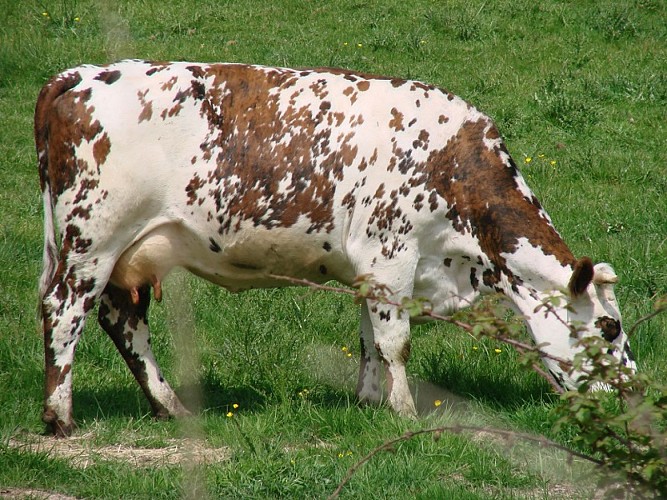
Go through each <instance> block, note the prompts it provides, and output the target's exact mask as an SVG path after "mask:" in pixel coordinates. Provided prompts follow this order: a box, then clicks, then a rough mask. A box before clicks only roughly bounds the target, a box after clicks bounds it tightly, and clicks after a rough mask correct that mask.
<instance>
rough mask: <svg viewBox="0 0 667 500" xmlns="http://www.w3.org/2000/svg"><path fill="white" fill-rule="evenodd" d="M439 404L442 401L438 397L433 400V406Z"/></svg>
mask: <svg viewBox="0 0 667 500" xmlns="http://www.w3.org/2000/svg"><path fill="white" fill-rule="evenodd" d="M441 404H442V401H440V400H439V399H436V400H435V401H433V406H435V407H436V408H437V407H438V406H440V405H441Z"/></svg>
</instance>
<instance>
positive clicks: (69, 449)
mask: <svg viewBox="0 0 667 500" xmlns="http://www.w3.org/2000/svg"><path fill="white" fill-rule="evenodd" d="M92 438H93V436H91V435H86V434H84V435H82V436H75V437H71V438H68V439H54V438H52V437H45V436H35V435H20V436H15V437H13V438H11V439H10V440H9V446H10V447H12V448H15V449H18V450H24V451H28V452H32V453H46V454H48V455H49V456H51V457H54V458H63V459H65V460H67V461H68V462H69V463H70V464H72V465H73V466H74V467H79V468H82V469H85V468H86V467H88V466H90V465H93V464H95V463H96V462H98V461H100V460H112V461H120V462H125V463H128V464H131V465H134V466H137V467H146V468H149V467H160V466H165V465H181V464H211V463H216V462H223V461H225V460H229V458H230V456H231V452H230V450H229V448H227V447H221V448H210V447H208V446H207V445H206V443H205V442H204V441H203V440H201V439H192V438H184V439H168V440H166V442H165V444H166V446H163V447H160V448H144V447H139V446H133V445H128V444H114V445H106V446H96V445H94V444H92V441H93V439H92ZM40 498H41V497H40ZM49 498H50V497H49Z"/></svg>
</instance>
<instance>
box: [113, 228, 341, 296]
mask: <svg viewBox="0 0 667 500" xmlns="http://www.w3.org/2000/svg"><path fill="white" fill-rule="evenodd" d="M216 236H217V235H216ZM174 267H183V268H185V269H187V270H188V271H190V272H192V273H193V274H196V275H198V276H200V277H202V278H204V279H207V280H208V281H211V282H213V283H215V284H218V285H220V286H223V287H225V288H227V289H229V290H230V291H240V290H246V289H249V288H269V287H277V286H286V285H289V284H290V283H289V282H286V281H284V280H280V279H277V278H274V277H272V276H275V275H278V276H289V277H295V278H304V279H308V280H311V281H314V282H320V283H321V282H324V281H327V280H330V279H338V280H339V281H342V282H351V281H352V279H353V277H354V273H353V271H352V270H351V267H350V266H349V264H348V263H347V260H346V259H345V258H344V256H343V255H342V254H341V253H340V252H339V251H336V249H329V250H325V248H324V245H322V243H321V242H320V241H319V239H318V238H317V237H306V236H303V237H301V238H299V237H295V235H294V234H293V233H292V232H291V231H290V230H283V229H271V230H266V229H263V228H249V229H245V230H241V231H238V232H236V233H234V234H232V235H229V236H225V237H216V238H211V237H207V236H206V237H205V236H203V235H202V234H200V233H197V232H195V231H193V230H192V229H191V228H187V227H185V226H183V225H181V224H179V223H175V222H172V223H165V224H163V225H161V226H159V227H157V228H155V229H153V230H151V231H150V232H149V233H147V234H145V235H143V236H142V237H141V238H140V239H138V240H137V241H135V242H134V243H133V244H132V245H131V246H130V247H129V248H128V249H127V250H125V251H124V252H123V254H122V255H121V256H120V258H118V260H117V261H116V264H115V266H114V269H113V272H112V274H111V277H110V281H111V283H113V284H114V285H116V286H118V287H121V288H124V289H127V290H131V289H133V288H138V287H141V286H143V285H146V284H155V283H159V282H161V281H162V280H163V279H164V278H165V277H166V276H167V274H169V272H170V271H171V269H173V268H174Z"/></svg>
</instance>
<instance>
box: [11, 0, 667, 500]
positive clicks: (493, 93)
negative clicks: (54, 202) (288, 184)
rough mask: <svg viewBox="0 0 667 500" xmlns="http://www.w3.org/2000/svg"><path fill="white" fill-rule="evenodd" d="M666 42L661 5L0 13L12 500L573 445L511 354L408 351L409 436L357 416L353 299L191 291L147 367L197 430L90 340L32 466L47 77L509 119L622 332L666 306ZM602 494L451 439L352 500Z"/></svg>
mask: <svg viewBox="0 0 667 500" xmlns="http://www.w3.org/2000/svg"><path fill="white" fill-rule="evenodd" d="M665 19H667V3H665V2H664V1H663V0H634V1H624V0H620V1H619V0H600V1H587V2H580V1H575V0H571V1H546V2H534V1H533V0H497V1H493V2H489V1H480V0H473V1H463V0H452V1H441V2H433V1H426V0H414V1H412V2H404V1H398V0H386V1H368V2H362V1H360V0H339V1H338V2H329V1H324V0H309V1H304V0H276V1H256V0H222V1H213V0H202V1H198V2H171V1H169V0H162V1H157V0H141V1H130V0H126V1H112V0H110V1H103V0H99V1H97V2H95V1H83V0H81V1H78V2H77V1H73V0H70V1H67V0H62V1H55V0H52V1H49V0H44V1H43V2H32V1H21V2H16V1H10V0H0V496H2V495H3V493H2V492H3V490H4V491H8V490H9V488H14V489H19V490H18V491H24V492H27V491H28V490H30V489H32V490H44V491H50V492H59V493H62V494H65V495H69V496H74V497H77V498H121V497H122V498H174V497H186V498H206V497H210V498H219V497H229V498H232V497H236V498H268V497H293V498H300V497H316V498H319V497H326V496H327V495H328V494H330V493H331V492H332V491H333V490H334V489H335V487H336V485H337V484H338V482H339V481H340V480H341V479H342V478H343V476H344V475H345V472H346V470H347V469H348V467H350V466H351V465H352V464H353V463H355V462H356V461H357V460H359V459H360V458H361V457H362V456H364V455H365V454H366V453H367V452H369V451H370V450H371V449H373V448H374V447H376V446H378V445H380V444H381V443H382V442H384V441H385V440H387V439H390V438H393V437H396V436H398V435H400V434H401V433H403V432H404V431H406V430H408V429H419V428H422V427H424V428H425V427H432V426H437V425H446V424H448V423H450V424H468V425H480V426H486V427H492V428H499V429H511V430H516V431H518V432H523V433H530V434H536V435H537V434H542V435H545V436H548V437H550V438H552V439H555V440H556V441H558V442H561V443H563V444H568V442H569V439H570V438H571V436H569V435H568V433H567V432H566V431H563V432H561V433H559V434H554V432H553V431H552V424H553V422H554V417H553V416H552V415H551V413H550V410H551V408H552V407H553V404H554V401H555V400H556V398H557V397H556V396H555V395H553V394H552V393H551V392H550V389H549V386H548V385H547V384H546V383H545V382H544V381H542V380H541V379H540V378H539V377H538V376H537V375H535V374H532V373H526V372H523V371H521V369H520V368H519V366H518V365H517V363H516V354H515V353H514V352H512V351H511V350H509V349H508V348H507V347H506V346H501V345H496V344H494V343H493V342H491V341H483V342H477V341H475V340H473V339H472V338H470V337H469V336H467V335H466V334H464V333H462V332H461V331H459V330H456V329H455V328H453V327H450V326H448V325H444V324H435V323H433V324H428V325H424V326H421V327H418V328H414V329H413V351H412V352H413V357H412V359H411V361H410V364H409V366H408V369H409V372H410V374H411V376H412V380H413V382H414V384H415V387H416V390H417V400H418V405H419V406H420V408H421V410H422V414H423V416H422V418H421V419H420V421H419V422H417V423H414V422H408V421H404V420H401V419H399V418H398V417H396V416H395V415H394V414H393V413H391V412H390V411H389V410H388V409H386V408H372V407H370V408H369V407H359V406H357V404H356V402H355V399H354V394H353V389H354V384H355V382H356V370H357V367H358V364H357V361H356V358H357V355H358V340H357V329H358V319H357V314H358V310H357V307H356V306H355V305H354V304H353V303H352V301H351V300H350V299H349V298H348V297H344V296H338V295H334V294H325V293H310V292H307V291H305V290H303V289H287V290H264V291H255V292H252V293H245V294H241V295H231V294H229V293H227V292H226V291H224V290H222V289H219V288H215V287H213V286H212V285H209V284H207V283H204V282H202V281H198V280H195V279H191V278H189V277H187V276H186V275H184V274H177V275H175V276H173V277H172V278H171V279H170V280H169V281H168V282H167V283H166V284H165V287H164V290H165V297H166V298H165V301H164V302H163V303H162V304H158V305H154V306H153V307H152V310H151V317H150V319H151V322H152V328H153V333H154V337H153V339H154V340H153V346H154V349H155V351H156V355H157V356H158V359H159V360H160V361H161V363H162V365H163V368H164V369H165V372H166V375H167V377H168V378H169V379H170V380H171V381H172V382H173V385H175V386H177V387H178V388H179V389H178V392H179V393H180V394H182V395H183V398H184V400H186V401H190V404H192V405H196V406H198V407H199V409H200V410H199V414H198V415H199V416H198V418H196V419H192V420H191V421H187V422H172V421H170V422H155V421H153V420H152V419H151V417H150V413H149V407H148V405H147V403H146V401H145V400H144V398H143V395H142V394H140V391H139V388H138V387H137V385H136V384H135V382H134V380H133V379H132V378H131V376H130V374H129V371H128V370H127V369H126V367H125V365H124V362H123V361H122V359H121V357H120V356H119V355H118V354H117V353H116V351H115V349H114V347H113V345H112V343H111V342H109V340H108V339H107V338H106V336H105V335H104V334H103V332H102V331H101V330H100V329H99V327H98V326H97V324H96V322H95V321H89V322H88V325H87V326H86V331H85V334H84V337H83V339H82V341H81V343H80V345H79V349H78V352H77V358H76V364H75V368H74V411H75V417H76V418H77V421H78V424H79V430H78V432H77V435H76V437H75V438H74V439H72V440H70V443H69V445H63V444H62V443H56V444H54V443H53V442H51V441H46V442H42V444H41V445H40V446H38V445H36V444H35V440H38V438H39V436H38V435H39V434H40V433H41V432H43V424H42V422H41V420H40V417H41V406H42V370H43V366H42V365H43V346H42V340H41V337H40V325H39V324H38V321H37V319H36V296H37V292H36V284H37V278H38V275H39V272H40V266H41V252H42V222H41V199H40V192H39V182H38V177H37V167H36V156H35V153H34V144H33V138H32V112H33V107H34V103H35V100H36V97H37V94H38V92H39V89H40V87H41V85H43V84H44V83H45V82H46V80H47V79H48V77H49V76H51V75H52V74H54V73H56V72H58V71H60V70H62V69H65V68H67V67H70V66H73V65H76V64H79V63H84V62H89V63H104V62H109V61H112V60H116V59H120V58H125V57H132V58H146V59H155V60H198V61H230V62H252V63H260V64H269V65H285V66H339V67H345V68H350V69H354V70H361V71H367V72H372V73H376V74H387V75H391V76H399V77H409V78H415V79H419V80H424V81H427V82H429V83H433V84H436V85H438V86H441V87H444V88H447V89H449V90H451V91H453V92H454V93H456V94H458V95H460V96H462V97H464V98H466V99H467V100H469V101H470V102H472V103H473V104H474V105H476V106H477V107H479V108H480V109H481V110H483V111H484V112H486V113H487V114H489V115H490V116H492V117H493V118H494V119H495V120H496V122H497V125H498V127H499V129H500V131H501V133H502V134H503V135H504V136H505V138H506V140H507V143H508V148H509V150H510V152H511V153H512V155H513V156H514V158H515V160H516V161H517V163H518V164H519V165H520V167H521V169H522V171H523V173H524V175H525V177H526V178H527V181H528V183H529V184H530V186H531V187H532V189H533V190H534V191H535V193H536V195H537V197H538V198H539V199H540V200H541V202H542V203H543V204H544V205H545V206H546V208H547V210H548V211H549V213H550V215H551V217H552V218H553V220H554V222H555V224H556V226H557V228H558V229H559V231H560V233H561V234H562V235H563V237H564V238H565V240H566V241H567V242H568V244H569V245H570V246H571V248H572V249H573V251H574V253H575V255H577V256H580V255H590V256H591V257H592V258H593V259H594V260H596V261H607V262H611V263H612V264H613V266H614V267H615V269H616V271H617V273H618V275H619V277H620V284H619V285H618V287H617V290H616V293H617V297H618V300H619V302H620V304H621V307H622V310H623V313H624V318H625V324H626V328H627V325H630V324H632V323H633V322H634V321H635V320H636V319H637V318H640V317H641V316H643V315H645V314H647V313H649V312H650V311H651V310H652V304H653V301H654V300H655V299H656V298H657V297H659V296H661V295H664V294H665V293H667V148H666V147H665V146H667V127H666V124H667V63H666V62H665V61H667V24H666V23H665ZM666 331H667V318H666V316H665V315H662V316H659V317H657V318H655V319H654V320H653V321H651V322H647V323H643V324H642V325H641V326H640V327H639V328H638V329H637V331H636V333H635V335H634V337H633V338H632V346H633V349H634V351H635V354H636V356H637V358H638V363H639V366H640V369H641V370H642V371H644V372H647V373H649V374H651V375H652V376H654V377H655V378H656V379H657V380H661V381H663V382H665V381H667V364H666V363H665V361H664V360H665V359H667V339H666V338H665V332H666ZM343 348H345V349H343ZM497 349H500V352H496V350H497ZM348 353H351V354H352V356H350V357H348V356H347V354H348ZM436 400H439V401H442V402H443V403H442V405H440V406H437V407H436V406H435V404H434V402H435V401H436ZM235 404H237V405H239V406H238V408H234V406H233V405H235ZM229 412H231V413H232V414H233V416H227V415H228V413H229ZM17 443H22V446H17ZM52 447H53V449H51V448H52ZM67 449H69V450H70V452H69V454H68V453H67ZM113 450H116V451H115V452H114V451H113ZM199 452H201V455H205V457H206V460H205V461H203V462H202V461H199V460H198V459H197V457H198V456H199V454H198V453H199ZM596 479H597V476H596V475H595V473H594V472H593V471H591V470H590V469H589V468H587V467H586V466H585V465H583V464H581V463H579V462H576V461H575V462H574V463H573V464H570V465H568V464H567V463H566V462H565V457H564V455H562V454H558V453H556V452H555V451H553V450H549V449H543V448H539V447H536V446H529V445H527V444H521V443H511V444H508V443H505V442H504V441H503V440H502V439H499V438H498V437H497V436H494V435H493V434H490V433H480V432H477V433H460V434H444V435H442V437H441V439H440V440H439V441H437V442H435V441H434V440H433V439H431V438H430V437H428V436H426V437H422V438H415V439H413V440H410V441H409V442H406V443H404V444H403V445H401V446H399V447H397V448H396V449H395V451H394V453H384V454H380V455H378V456H376V457H375V458H373V459H372V460H371V462H370V463H369V464H367V465H366V466H364V467H363V468H362V469H361V470H360V471H359V472H358V473H357V474H356V475H355V476H354V477H353V479H352V480H351V481H350V483H349V484H348V485H347V486H346V488H345V489H344V490H343V496H344V497H348V498H371V497H378V496H379V497H383V498H385V497H386V498H413V497H414V498H429V499H430V498H457V499H458V498H471V499H472V498H584V497H589V496H591V495H592V491H593V488H594V481H595V480H596ZM612 479H613V478H612ZM12 491H15V490H12Z"/></svg>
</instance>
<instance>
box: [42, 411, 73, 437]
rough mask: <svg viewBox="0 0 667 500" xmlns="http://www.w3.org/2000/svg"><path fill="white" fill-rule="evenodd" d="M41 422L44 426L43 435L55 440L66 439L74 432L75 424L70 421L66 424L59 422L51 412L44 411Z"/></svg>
mask: <svg viewBox="0 0 667 500" xmlns="http://www.w3.org/2000/svg"><path fill="white" fill-rule="evenodd" d="M42 422H44V423H45V424H46V431H45V434H47V435H51V436H54V437H56V438H67V437H70V436H71V435H72V433H73V432H74V431H75V430H76V424H75V423H74V422H73V421H72V422H71V423H69V424H66V423H65V422H63V421H62V420H60V419H59V418H58V417H57V416H56V414H55V412H54V411H53V410H46V411H45V412H44V414H43V415H42Z"/></svg>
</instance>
